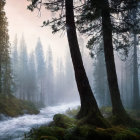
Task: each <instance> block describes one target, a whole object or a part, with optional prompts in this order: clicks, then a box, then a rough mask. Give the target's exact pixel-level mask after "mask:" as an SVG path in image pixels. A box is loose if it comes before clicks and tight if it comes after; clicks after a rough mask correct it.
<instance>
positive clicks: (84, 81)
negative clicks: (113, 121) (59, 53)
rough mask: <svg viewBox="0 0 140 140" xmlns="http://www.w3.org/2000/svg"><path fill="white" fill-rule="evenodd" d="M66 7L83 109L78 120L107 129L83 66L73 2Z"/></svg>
mask: <svg viewBox="0 0 140 140" xmlns="http://www.w3.org/2000/svg"><path fill="white" fill-rule="evenodd" d="M65 6H66V29H67V37H68V43H69V48H70V54H71V58H72V63H73V67H74V72H75V78H76V83H77V87H78V91H79V95H80V101H81V109H80V111H79V113H78V115H77V118H79V119H81V118H82V119H83V118H84V119H85V121H86V123H92V124H94V125H96V126H101V127H106V126H105V124H104V123H103V121H102V119H103V116H102V115H101V113H100V111H99V108H98V106H97V103H96V100H95V98H94V95H93V93H92V90H91V87H90V84H89V81H88V78H87V75H86V72H85V69H84V66H83V62H82V57H81V53H80V49H79V44H78V40H77V34H76V27H75V21H74V11H73V0H65Z"/></svg>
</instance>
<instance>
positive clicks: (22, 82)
mask: <svg viewBox="0 0 140 140" xmlns="http://www.w3.org/2000/svg"><path fill="white" fill-rule="evenodd" d="M28 72H29V71H28V53H27V46H26V43H25V39H24V36H23V35H22V38H21V41H20V52H19V69H18V82H19V91H18V92H19V98H20V99H23V100H26V99H27V93H28V92H27V87H28V84H27V81H28V79H27V77H28Z"/></svg>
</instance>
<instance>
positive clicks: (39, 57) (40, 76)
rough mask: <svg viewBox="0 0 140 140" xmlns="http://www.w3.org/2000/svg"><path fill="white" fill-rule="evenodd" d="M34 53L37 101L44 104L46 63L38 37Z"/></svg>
mask: <svg viewBox="0 0 140 140" xmlns="http://www.w3.org/2000/svg"><path fill="white" fill-rule="evenodd" d="M35 55H36V66H37V80H38V83H39V84H38V88H39V96H40V97H39V102H40V103H41V102H42V104H45V99H46V98H45V91H44V90H45V87H46V85H45V78H46V64H45V59H44V54H43V46H42V43H41V41H40V39H38V42H37V45H36V49H35Z"/></svg>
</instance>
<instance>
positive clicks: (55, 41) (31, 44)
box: [5, 0, 67, 56]
mask: <svg viewBox="0 0 140 140" xmlns="http://www.w3.org/2000/svg"><path fill="white" fill-rule="evenodd" d="M28 4H29V2H27V0H7V3H6V7H5V10H6V14H7V18H8V23H9V27H8V28H9V34H10V42H11V44H12V42H13V40H14V37H15V34H17V35H18V36H19V37H20V36H21V35H22V33H23V34H24V36H25V40H26V43H27V46H28V50H29V51H30V50H32V49H33V48H35V45H36V42H37V39H38V37H40V39H41V41H42V44H43V46H44V48H47V46H48V45H50V46H51V47H52V50H53V53H54V54H55V55H56V56H57V55H58V56H63V55H64V54H65V47H66V46H67V40H66V34H64V35H63V37H62V36H61V34H60V33H57V34H55V35H54V34H52V33H51V29H49V28H46V27H44V28H42V27H41V25H42V23H43V21H44V20H47V19H48V18H49V17H50V13H48V12H47V11H46V10H42V11H41V16H40V14H39V12H38V11H37V10H36V11H35V12H31V11H29V10H27V5H28ZM47 16H48V17H47Z"/></svg>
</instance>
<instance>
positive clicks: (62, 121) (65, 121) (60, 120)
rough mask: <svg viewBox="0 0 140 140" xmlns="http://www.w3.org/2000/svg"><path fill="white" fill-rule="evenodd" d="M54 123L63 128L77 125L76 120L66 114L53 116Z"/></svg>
mask: <svg viewBox="0 0 140 140" xmlns="http://www.w3.org/2000/svg"><path fill="white" fill-rule="evenodd" d="M53 120H54V125H55V126H58V127H62V128H70V127H73V126H75V124H76V120H75V119H73V118H69V117H68V116H66V115H64V114H56V115H54V117H53Z"/></svg>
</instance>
